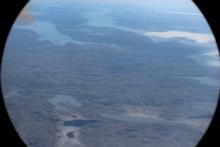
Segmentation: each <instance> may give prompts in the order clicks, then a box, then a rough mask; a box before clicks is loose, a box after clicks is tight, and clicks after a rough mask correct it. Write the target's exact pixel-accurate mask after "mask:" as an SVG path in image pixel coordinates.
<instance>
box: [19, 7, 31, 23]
mask: <svg viewBox="0 0 220 147" xmlns="http://www.w3.org/2000/svg"><path fill="white" fill-rule="evenodd" d="M18 21H19V22H21V23H24V24H32V23H33V22H34V18H33V15H32V14H31V13H30V12H29V11H28V10H27V9H23V10H22V11H21V13H20V14H19V16H18Z"/></svg>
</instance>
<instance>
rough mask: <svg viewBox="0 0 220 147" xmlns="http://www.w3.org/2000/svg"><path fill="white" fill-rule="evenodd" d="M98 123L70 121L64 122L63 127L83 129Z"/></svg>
mask: <svg viewBox="0 0 220 147" xmlns="http://www.w3.org/2000/svg"><path fill="white" fill-rule="evenodd" d="M96 122H98V121H97V120H81V119H78V120H68V121H64V123H63V125H64V126H74V127H83V126H86V125H89V124H93V123H96Z"/></svg>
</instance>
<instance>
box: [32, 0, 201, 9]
mask: <svg viewBox="0 0 220 147" xmlns="http://www.w3.org/2000/svg"><path fill="white" fill-rule="evenodd" d="M30 2H32V3H36V4H55V3H62V4H74V3H86V4H88V3H94V2H96V3H99V4H125V5H128V4H130V5H137V6H142V7H143V6H148V7H155V8H158V9H171V10H179V9H182V10H189V11H190V12H192V11H198V9H197V8H196V7H195V5H194V3H193V2H192V0H44V1H42V0H30Z"/></svg>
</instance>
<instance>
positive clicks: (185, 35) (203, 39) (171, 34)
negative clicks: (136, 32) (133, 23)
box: [144, 31, 215, 43]
mask: <svg viewBox="0 0 220 147" xmlns="http://www.w3.org/2000/svg"><path fill="white" fill-rule="evenodd" d="M144 35H145V36H148V37H153V38H161V39H172V38H181V39H189V40H192V41H195V42H197V43H208V42H213V41H214V40H215V39H214V37H213V35H211V34H203V33H191V32H184V31H166V32H146V33H144Z"/></svg>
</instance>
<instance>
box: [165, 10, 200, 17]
mask: <svg viewBox="0 0 220 147" xmlns="http://www.w3.org/2000/svg"><path fill="white" fill-rule="evenodd" d="M166 13H167V14H177V15H188V16H202V13H192V12H184V11H167V12H166Z"/></svg>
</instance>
